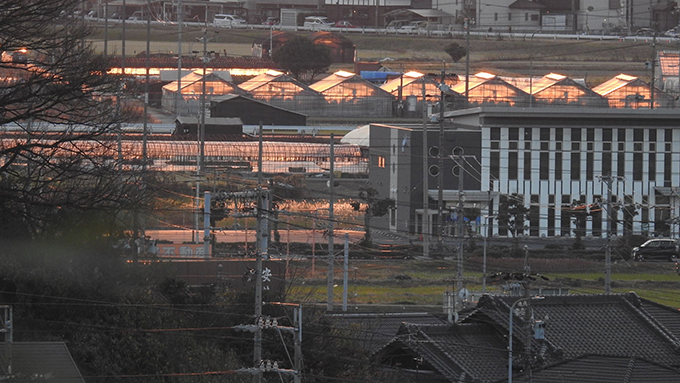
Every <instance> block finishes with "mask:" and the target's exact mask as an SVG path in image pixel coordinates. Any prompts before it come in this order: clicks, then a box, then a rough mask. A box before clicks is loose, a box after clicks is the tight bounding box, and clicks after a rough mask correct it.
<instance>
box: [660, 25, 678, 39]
mask: <svg viewBox="0 0 680 383" xmlns="http://www.w3.org/2000/svg"><path fill="white" fill-rule="evenodd" d="M663 35H664V36H666V37H680V27H675V28H672V29H669V30H667V31H666V32H664V34H663Z"/></svg>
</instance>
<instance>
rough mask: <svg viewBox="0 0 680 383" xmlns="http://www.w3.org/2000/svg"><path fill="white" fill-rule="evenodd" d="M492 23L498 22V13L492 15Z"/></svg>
mask: <svg viewBox="0 0 680 383" xmlns="http://www.w3.org/2000/svg"><path fill="white" fill-rule="evenodd" d="M493 21H498V13H497V12H494V14H493Z"/></svg>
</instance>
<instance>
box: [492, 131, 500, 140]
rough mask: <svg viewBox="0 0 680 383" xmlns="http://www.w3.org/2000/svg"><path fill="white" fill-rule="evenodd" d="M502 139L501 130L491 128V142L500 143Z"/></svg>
mask: <svg viewBox="0 0 680 383" xmlns="http://www.w3.org/2000/svg"><path fill="white" fill-rule="evenodd" d="M500 139H501V128H491V140H492V141H500Z"/></svg>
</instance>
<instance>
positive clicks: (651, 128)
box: [480, 111, 680, 236]
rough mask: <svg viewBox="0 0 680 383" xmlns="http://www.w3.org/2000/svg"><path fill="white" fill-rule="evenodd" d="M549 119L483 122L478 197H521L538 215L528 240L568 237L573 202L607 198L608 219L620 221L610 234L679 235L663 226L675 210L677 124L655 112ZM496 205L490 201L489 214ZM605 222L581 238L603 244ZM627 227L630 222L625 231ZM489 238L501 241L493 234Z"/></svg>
mask: <svg viewBox="0 0 680 383" xmlns="http://www.w3.org/2000/svg"><path fill="white" fill-rule="evenodd" d="M553 112H554V114H553V116H548V115H543V114H541V113H535V114H533V115H532V114H528V113H527V114H525V115H524V116H522V117H518V116H516V115H514V116H512V118H509V116H508V115H505V117H502V114H498V115H495V116H494V115H493V114H494V113H493V112H491V113H490V114H488V115H485V116H481V115H480V117H481V120H480V121H481V124H482V165H483V166H482V169H483V170H482V187H483V189H482V190H484V187H485V186H486V185H490V186H491V188H492V190H494V191H497V192H499V193H500V194H512V193H518V194H521V195H523V198H524V204H525V206H527V207H532V208H533V209H534V211H535V212H537V213H538V217H536V216H534V217H533V220H532V225H531V229H530V230H528V231H527V232H526V233H525V234H527V235H541V236H544V235H545V236H560V235H562V236H564V235H567V236H571V235H572V233H573V228H574V226H573V224H572V222H571V219H570V217H569V209H570V205H571V203H572V201H574V200H580V201H582V202H584V203H585V204H587V205H589V204H595V203H597V202H598V201H604V200H606V198H607V195H611V200H612V203H613V204H617V205H619V209H618V210H616V211H615V212H614V213H613V214H614V215H615V217H616V218H617V219H618V220H619V223H614V224H613V225H612V228H613V233H614V234H616V235H621V234H624V231H626V232H627V231H632V232H633V233H636V234H650V235H659V236H669V235H671V233H672V232H673V233H677V229H678V228H677V226H676V225H672V224H671V225H669V224H668V223H667V221H668V220H670V219H672V218H674V217H676V216H677V214H678V207H679V206H680V199H678V194H677V191H679V190H680V173H679V171H680V140H679V139H680V123H678V121H677V118H675V117H674V116H673V115H672V114H669V113H665V114H663V115H662V116H660V115H658V114H656V115H655V114H654V113H653V111H637V112H630V111H617V113H610V112H603V113H600V114H597V113H595V112H591V113H588V115H587V116H583V115H581V116H579V115H578V114H576V113H564V112H562V113H559V112H557V111H553ZM620 112H626V113H620ZM648 112H652V113H648ZM525 113H526V111H525ZM607 175H610V176H611V177H612V182H611V189H609V188H608V186H607V185H608V182H606V179H607V178H603V177H605V176H607ZM499 202H500V201H499V199H496V200H495V201H494V206H493V209H494V211H498V206H499ZM633 205H634V206H636V209H637V215H636V216H634V217H626V216H625V214H624V212H623V211H624V210H625V209H623V207H624V206H633ZM532 214H533V212H532ZM606 220H607V219H606V217H605V216H604V215H603V216H602V218H601V220H600V219H592V218H591V219H589V221H588V222H587V224H586V235H592V236H603V235H604V233H603V231H604V229H605V228H606ZM625 220H629V221H632V222H630V223H629V224H627V225H626V224H624V223H623V221H625ZM494 233H499V230H498V228H497V227H495V228H494ZM499 234H500V235H506V234H507V233H503V232H500V233H499Z"/></svg>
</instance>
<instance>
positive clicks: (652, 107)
mask: <svg viewBox="0 0 680 383" xmlns="http://www.w3.org/2000/svg"><path fill="white" fill-rule="evenodd" d="M656 34H657V32H656V31H654V38H653V39H652V84H651V85H652V89H651V90H650V91H651V95H650V101H651V102H650V104H649V108H650V109H654V82H655V80H656V79H655V78H654V77H655V75H656V73H655V71H656V68H655V67H656Z"/></svg>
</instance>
